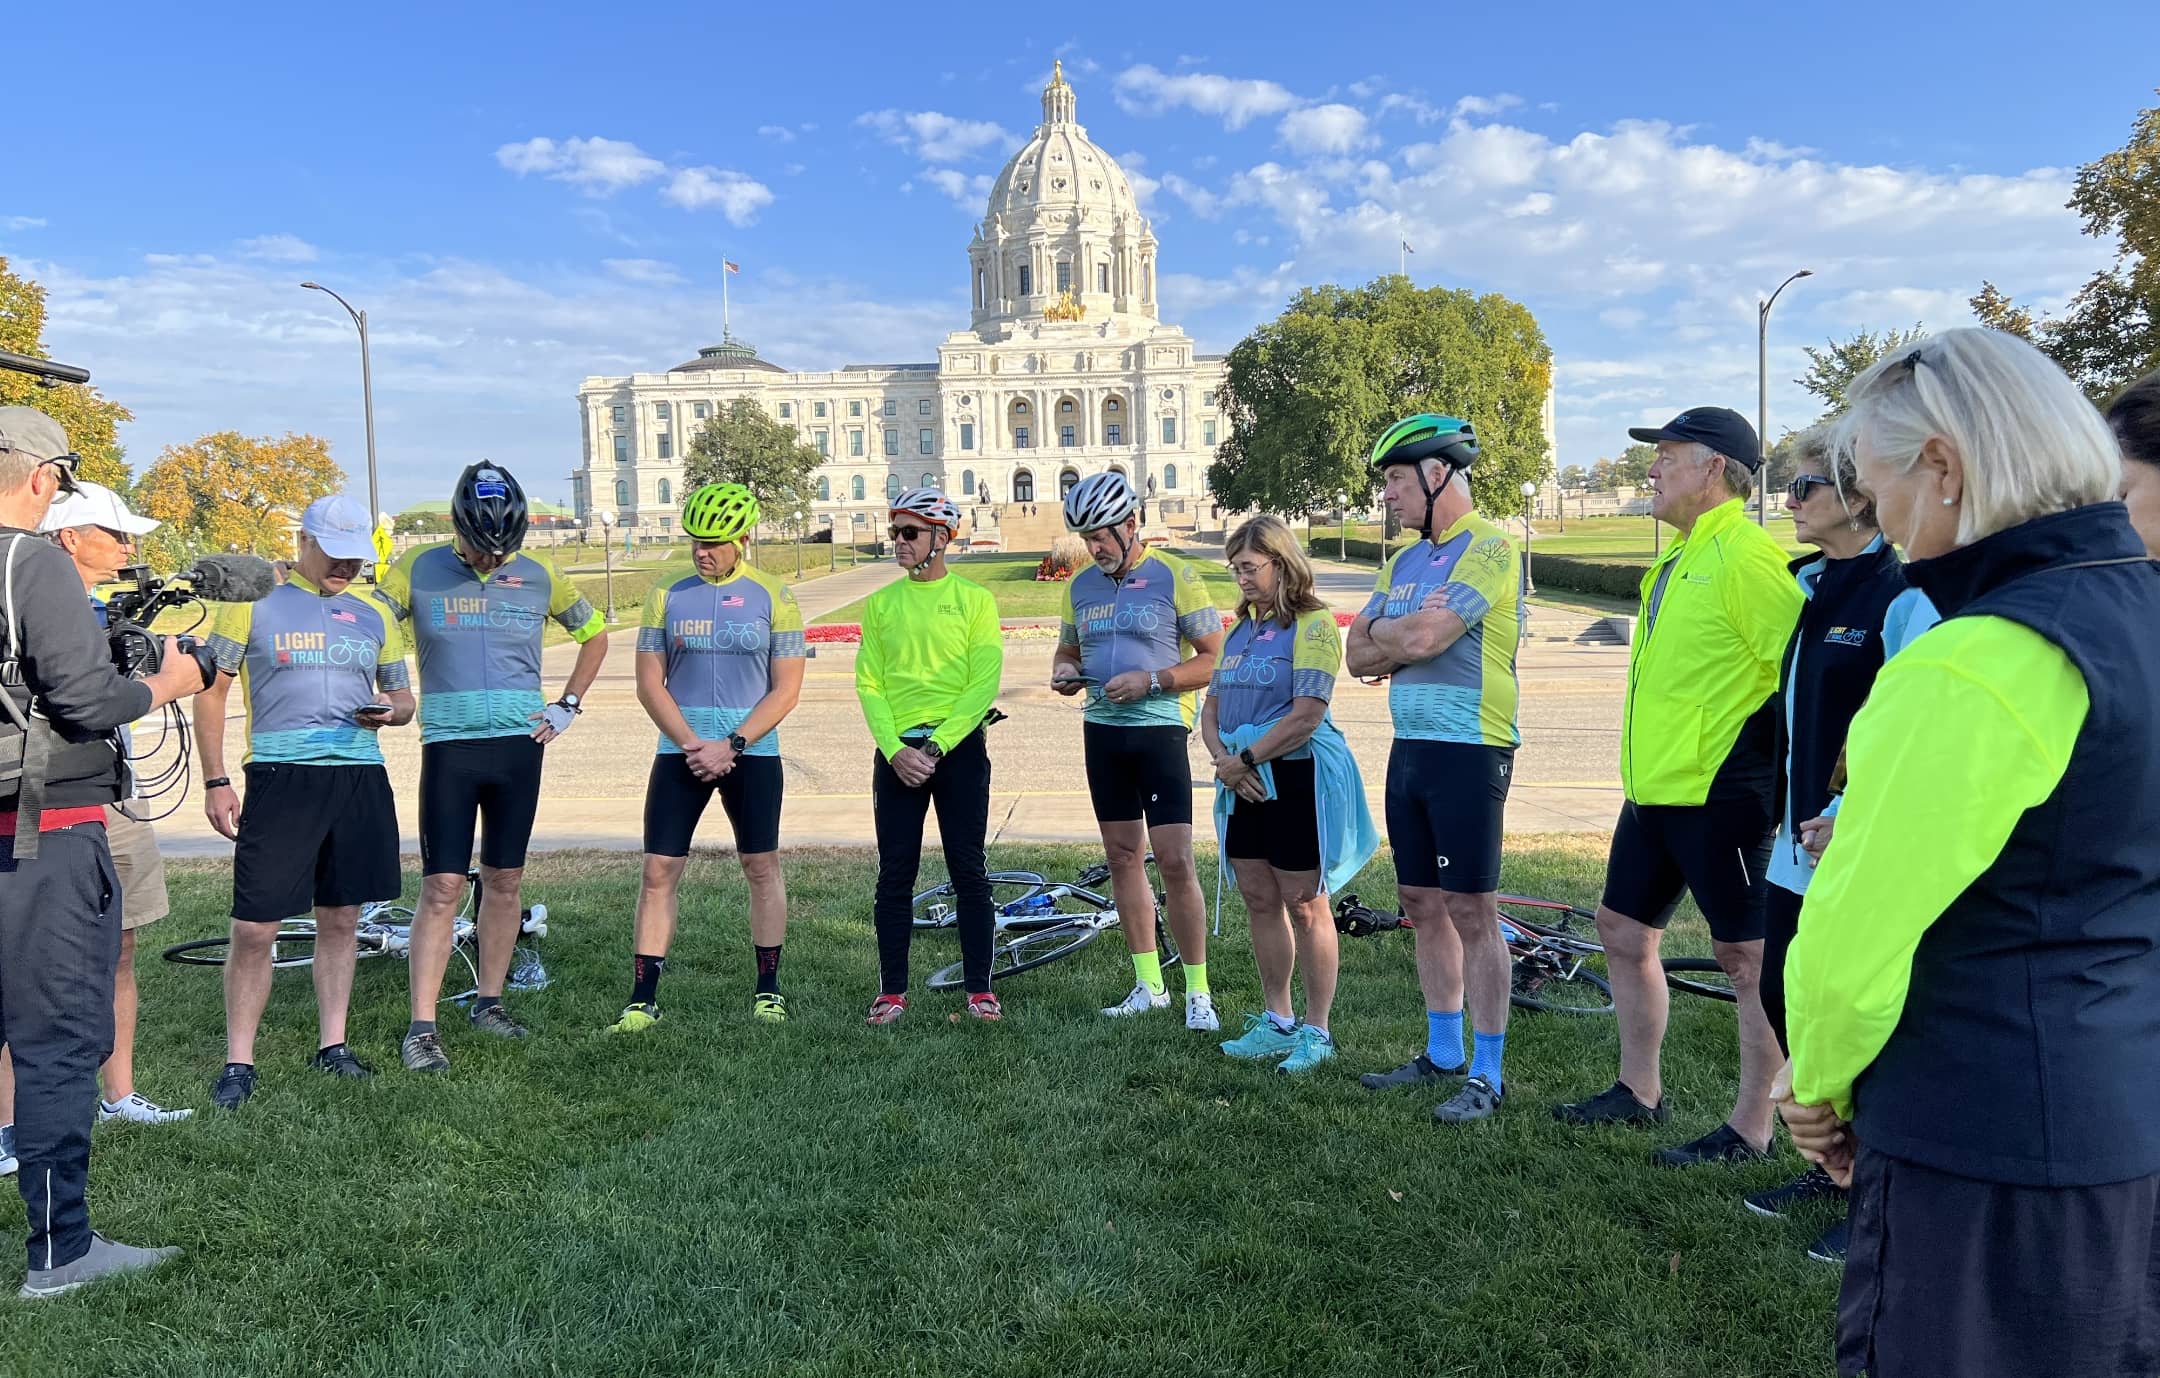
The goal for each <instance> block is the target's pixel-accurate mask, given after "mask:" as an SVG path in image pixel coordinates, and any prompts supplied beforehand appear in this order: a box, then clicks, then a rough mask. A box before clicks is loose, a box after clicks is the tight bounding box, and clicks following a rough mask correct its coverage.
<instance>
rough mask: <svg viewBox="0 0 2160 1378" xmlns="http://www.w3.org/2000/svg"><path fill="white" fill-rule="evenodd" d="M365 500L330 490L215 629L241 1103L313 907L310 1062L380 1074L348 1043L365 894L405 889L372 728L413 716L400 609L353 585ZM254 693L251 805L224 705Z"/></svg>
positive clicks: (200, 711) (233, 1068)
mask: <svg viewBox="0 0 2160 1378" xmlns="http://www.w3.org/2000/svg"><path fill="white" fill-rule="evenodd" d="M372 525H373V523H372V522H371V521H370V520H369V518H368V509H367V507H366V505H365V504H363V503H361V502H358V501H356V500H355V499H353V498H349V497H345V496H342V495H340V496H336V497H327V498H318V499H316V500H315V501H314V502H313V503H311V504H309V506H308V509H307V512H306V514H305V515H304V516H303V517H302V518H301V522H300V533H301V534H300V558H299V559H298V560H297V561H295V562H294V564H293V570H292V574H291V576H290V577H289V578H288V579H287V580H286V581H285V582H284V583H282V584H280V585H278V586H277V587H276V588H274V589H272V590H271V591H270V593H269V595H268V596H267V597H265V598H262V599H261V600H259V601H257V602H254V603H231V604H227V605H226V606H225V608H224V609H223V610H222V611H221V612H220V613H219V615H218V620H217V626H216V630H215V631H214V632H212V634H211V637H210V650H211V654H212V655H213V656H214V657H215V658H216V660H217V667H218V677H217V682H216V683H215V684H212V685H211V686H210V687H209V688H207V689H205V690H203V692H202V694H201V696H200V697H198V698H197V699H196V701H195V738H196V743H197V747H198V749H199V750H200V751H201V752H202V764H203V776H204V779H203V792H204V811H205V812H206V813H207V814H208V815H209V818H210V826H211V827H213V828H215V829H217V830H218V832H220V833H222V834H223V835H224V836H226V837H229V838H232V839H233V840H234V843H235V844H236V845H235V846H234V848H233V907H232V917H233V924H232V950H231V954H230V955H229V956H228V957H227V959H226V963H225V1046H226V1051H225V1070H224V1071H223V1072H221V1073H220V1074H219V1075H218V1079H217V1083H216V1085H215V1086H213V1087H212V1088H211V1092H210V1099H211V1101H212V1102H213V1103H215V1104H216V1105H217V1106H218V1107H219V1108H221V1109H225V1110H237V1109H238V1108H239V1107H240V1106H241V1105H242V1104H243V1103H244V1102H245V1101H246V1100H247V1098H248V1097H249V1096H251V1095H253V1094H254V1092H255V1031H256V1028H257V1027H258V1026H259V1025H260V1024H261V1023H262V1015H263V1009H264V1007H265V1006H266V1005H268V1004H269V1002H270V972H271V967H270V946H271V940H272V939H273V938H274V937H275V936H276V935H277V926H278V924H279V923H280V922H282V921H283V920H285V919H288V918H291V917H292V916H294V915H295V914H301V913H305V912H306V911H307V910H308V909H309V907H310V906H312V907H313V908H314V911H315V961H314V964H313V966H312V968H311V969H312V971H313V973H314V977H315V1003H316V1009H317V1020H318V1025H319V1033H320V1039H319V1041H318V1045H317V1051H316V1053H315V1056H314V1058H313V1059H312V1061H311V1064H310V1065H312V1066H313V1067H315V1068H316V1069H318V1070H320V1071H323V1072H327V1073H329V1074H331V1075H333V1076H340V1077H369V1076H372V1075H374V1073H373V1071H372V1070H371V1069H370V1068H369V1067H368V1066H367V1065H366V1064H365V1063H363V1062H361V1061H360V1059H359V1058H357V1057H355V1056H353V1053H352V1050H351V1049H349V1048H347V1047H346V1046H345V1011H346V1006H347V1004H348V1002H349V1001H350V999H351V996H352V978H353V962H354V957H355V953H356V948H355V946H354V933H355V930H356V929H357V927H358V925H359V922H360V906H361V905H362V904H364V903H366V902H368V901H370V900H382V899H394V898H396V897H397V895H398V893H399V891H400V890H401V889H403V883H404V882H403V876H402V874H401V873H400V870H399V866H398V825H397V801H396V800H395V799H394V798H393V797H392V795H391V792H390V776H389V773H388V772H387V771H385V770H384V769H383V757H382V746H381V744H380V743H378V742H377V741H376V739H375V733H376V732H377V731H378V730H380V729H381V728H384V727H396V726H402V725H403V724H405V723H408V722H411V721H412V717H413V709H414V706H415V705H414V701H413V693H412V679H411V676H410V673H409V672H408V671H407V669H406V666H405V643H404V640H403V638H402V637H401V636H400V634H399V632H398V620H397V614H396V613H395V612H394V611H393V610H392V609H391V607H390V605H389V604H388V603H386V602H384V601H383V598H382V595H381V594H379V593H377V592H375V591H374V590H373V589H362V588H354V587H353V586H352V585H353V581H354V580H355V579H357V578H359V577H360V570H361V567H362V566H363V565H365V564H366V563H367V561H368V560H369V559H370V558H371V557H372V555H373V553H374V546H373V541H372V532H371V530H370V528H371V527H372ZM236 679H237V680H238V681H239V683H240V689H241V694H242V697H243V698H244V700H245V701H246V704H247V717H248V756H247V763H246V767H245V774H246V780H247V801H246V805H245V807H244V808H243V806H242V803H241V798H240V795H239V793H238V792H237V791H236V790H235V789H234V788H233V782H232V781H231V780H230V779H229V778H227V776H226V774H225V705H226V701H227V698H228V696H229V695H230V694H231V692H232V685H233V681H234V680H236Z"/></svg>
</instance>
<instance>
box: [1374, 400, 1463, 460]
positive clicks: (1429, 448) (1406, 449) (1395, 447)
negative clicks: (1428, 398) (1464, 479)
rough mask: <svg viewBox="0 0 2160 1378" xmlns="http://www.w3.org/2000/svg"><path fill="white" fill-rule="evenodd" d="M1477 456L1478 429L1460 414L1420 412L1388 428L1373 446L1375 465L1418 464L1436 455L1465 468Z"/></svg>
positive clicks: (1438, 458) (1439, 458)
mask: <svg viewBox="0 0 2160 1378" xmlns="http://www.w3.org/2000/svg"><path fill="white" fill-rule="evenodd" d="M1477 457H1478V443H1477V432H1476V431H1475V430H1473V429H1472V428H1471V425H1470V423H1469V422H1467V421H1464V420H1462V419H1461V418H1459V417H1453V416H1435V415H1434V414H1432V413H1431V412H1419V413H1418V414H1417V415H1416V416H1406V417H1404V418H1403V419H1402V420H1400V421H1398V422H1396V423H1395V424H1394V425H1392V426H1390V427H1388V428H1387V430H1386V432H1385V433H1384V434H1382V435H1381V437H1380V439H1379V441H1378V442H1377V443H1375V444H1374V445H1373V447H1372V466H1373V468H1375V469H1385V468H1387V467H1388V466H1389V465H1391V464H1416V463H1418V462H1419V461H1421V460H1427V459H1437V460H1439V461H1440V462H1441V463H1442V464H1445V465H1447V466H1448V468H1450V469H1455V470H1463V469H1467V468H1469V467H1470V466H1471V464H1472V463H1473V462H1475V461H1476V459H1477Z"/></svg>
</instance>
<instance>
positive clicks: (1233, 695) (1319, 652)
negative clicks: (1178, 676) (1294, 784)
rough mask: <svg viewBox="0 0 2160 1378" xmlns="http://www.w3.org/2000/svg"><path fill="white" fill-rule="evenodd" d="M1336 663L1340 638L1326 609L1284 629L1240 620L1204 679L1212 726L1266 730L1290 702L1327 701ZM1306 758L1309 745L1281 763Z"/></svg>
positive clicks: (1339, 659) (1339, 660)
mask: <svg viewBox="0 0 2160 1378" xmlns="http://www.w3.org/2000/svg"><path fill="white" fill-rule="evenodd" d="M1341 664H1342V635H1341V633H1340V632H1338V631H1337V630H1336V628H1335V614H1334V613H1333V612H1331V611H1330V610H1328V609H1326V608H1318V609H1315V610H1314V611H1312V612H1308V613H1302V614H1300V615H1299V617H1298V619H1297V622H1296V624H1295V625H1293V626H1289V627H1285V626H1283V625H1282V624H1281V623H1279V622H1277V621H1275V620H1274V619H1273V618H1269V619H1268V620H1267V621H1265V622H1254V621H1253V620H1252V619H1251V618H1249V617H1248V618H1242V619H1240V620H1239V622H1238V624H1237V625H1236V626H1235V627H1232V628H1231V629H1230V635H1229V636H1227V637H1226V638H1224V640H1223V649H1222V658H1221V659H1220V660H1218V661H1216V662H1215V673H1214V675H1213V676H1212V677H1211V678H1210V679H1209V680H1208V693H1209V695H1210V696H1211V697H1213V699H1214V700H1215V724H1216V726H1217V728H1219V729H1221V730H1223V731H1230V730H1233V729H1236V728H1241V727H1267V726H1269V725H1271V724H1273V723H1274V722H1275V721H1276V720H1278V719H1280V718H1281V717H1282V716H1283V715H1284V714H1286V713H1288V712H1289V711H1290V701H1291V700H1292V699H1319V700H1320V701H1321V702H1322V703H1325V702H1327V701H1328V700H1329V699H1331V698H1333V697H1334V694H1335V671H1336V670H1337V668H1339V667H1340V666H1341ZM1311 754H1312V747H1311V745H1310V744H1309V743H1307V744H1303V745H1300V746H1299V747H1298V748H1297V750H1295V751H1292V752H1290V753H1289V754H1288V755H1287V756H1286V757H1284V758H1283V759H1285V760H1302V759H1303V758H1305V757H1307V756H1310V755H1311Z"/></svg>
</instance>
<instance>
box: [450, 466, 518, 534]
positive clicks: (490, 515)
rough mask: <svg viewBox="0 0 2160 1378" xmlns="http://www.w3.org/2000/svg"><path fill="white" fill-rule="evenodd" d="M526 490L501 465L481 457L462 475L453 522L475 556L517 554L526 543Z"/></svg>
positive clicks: (452, 507) (453, 506)
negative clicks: (519, 548)
mask: <svg viewBox="0 0 2160 1378" xmlns="http://www.w3.org/2000/svg"><path fill="white" fill-rule="evenodd" d="M526 523H527V514H526V511H525V490H524V489H523V488H521V487H519V486H518V481H517V480H516V479H514V478H512V477H511V476H510V471H509V470H508V469H505V468H503V467H501V466H500V465H497V464H493V463H490V462H489V461H487V460H484V459H483V460H481V461H480V462H479V463H478V464H474V465H470V466H468V467H467V468H466V470H465V472H464V473H463V474H461V475H459V476H458V482H457V491H456V492H455V493H452V494H451V495H450V525H451V526H452V527H454V528H456V530H457V533H458V536H459V537H460V538H461V539H463V540H464V542H465V546H466V549H467V550H469V551H470V552H472V553H473V554H475V555H493V556H496V557H498V558H499V557H501V556H504V555H514V554H516V553H517V550H518V547H520V546H522V545H524V544H525V527H526Z"/></svg>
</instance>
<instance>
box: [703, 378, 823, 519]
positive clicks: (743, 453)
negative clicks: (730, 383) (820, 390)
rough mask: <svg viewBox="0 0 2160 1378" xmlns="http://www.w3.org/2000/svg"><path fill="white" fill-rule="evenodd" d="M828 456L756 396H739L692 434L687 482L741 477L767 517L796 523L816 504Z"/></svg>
mask: <svg viewBox="0 0 2160 1378" xmlns="http://www.w3.org/2000/svg"><path fill="white" fill-rule="evenodd" d="M824 462H825V457H824V456H823V455H821V454H819V453H818V452H817V448H816V447H815V446H812V445H807V444H805V443H803V438H802V436H801V435H800V434H799V433H797V431H796V430H795V428H794V427H793V426H790V425H788V424H787V423H786V422H784V421H778V420H775V419H774V418H773V417H772V415H771V414H770V413H768V412H767V411H766V410H765V408H764V407H762V406H760V405H758V403H757V402H755V401H753V400H752V399H750V398H748V397H738V398H736V399H735V400H734V401H733V402H730V403H729V404H728V405H727V406H726V407H724V408H722V409H721V410H720V411H719V412H718V413H716V414H715V415H714V416H713V418H712V419H711V420H710V421H707V422H706V423H705V424H704V425H703V426H700V427H699V428H698V432H697V434H696V435H695V436H693V437H692V438H691V441H690V449H689V452H688V453H687V454H685V455H684V456H683V482H684V483H685V484H687V485H689V486H690V487H691V488H696V487H698V486H699V485H701V484H707V483H739V484H741V485H742V486H743V487H745V488H748V489H749V490H750V491H751V492H752V493H754V494H755V495H756V496H757V500H758V506H759V507H760V508H761V509H762V510H763V512H764V514H765V515H764V520H766V521H769V522H771V523H773V524H774V525H777V526H782V527H788V528H791V529H792V528H793V527H794V525H795V514H796V513H797V512H799V511H803V510H805V509H807V508H808V507H809V506H810V501H811V498H812V495H813V494H814V493H815V492H816V489H817V481H816V478H815V475H816V474H817V470H818V466H819V465H820V464H823V463H824ZM686 496H687V495H686Z"/></svg>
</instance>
